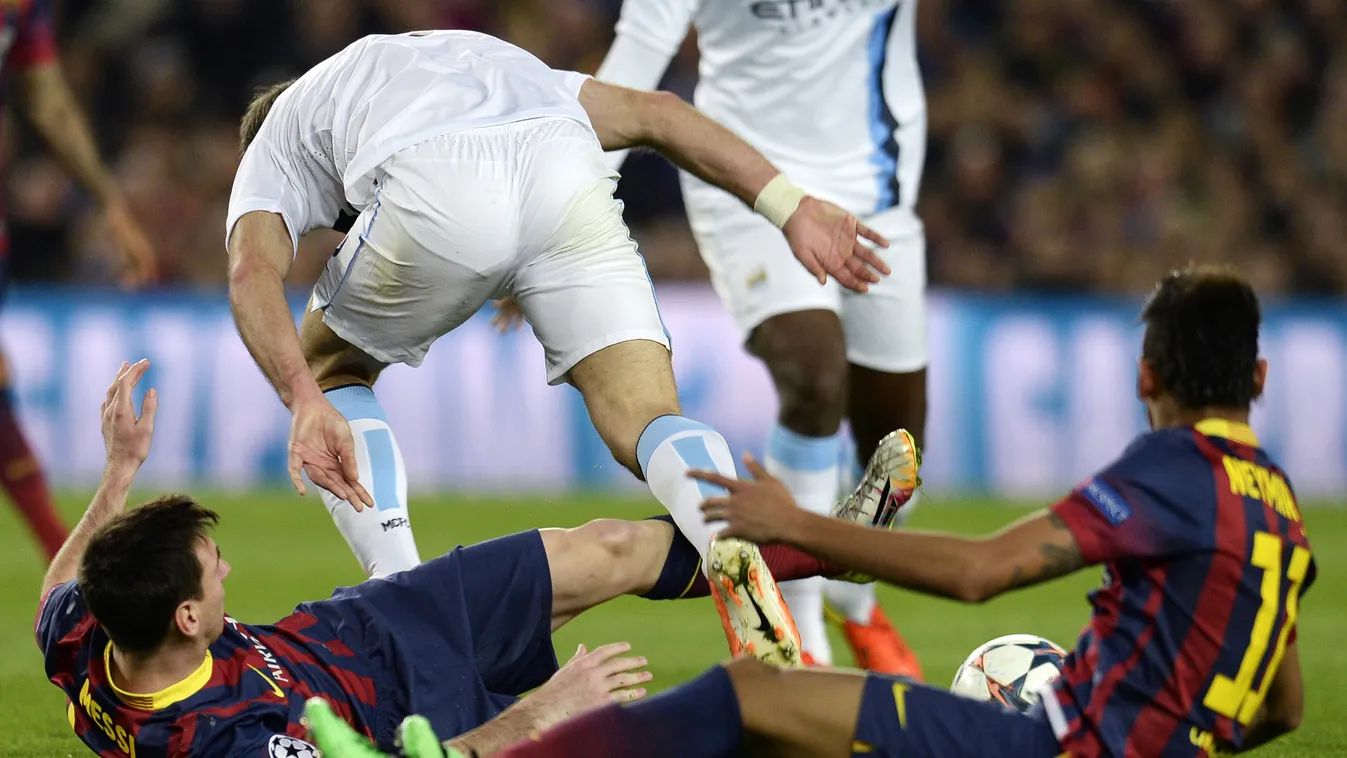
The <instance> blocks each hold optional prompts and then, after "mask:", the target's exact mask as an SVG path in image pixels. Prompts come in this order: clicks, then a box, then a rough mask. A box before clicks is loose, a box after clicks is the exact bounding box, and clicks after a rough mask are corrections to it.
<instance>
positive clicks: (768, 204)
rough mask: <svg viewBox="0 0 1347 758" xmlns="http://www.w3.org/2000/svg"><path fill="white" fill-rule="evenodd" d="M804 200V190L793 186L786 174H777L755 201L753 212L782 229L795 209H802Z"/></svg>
mask: <svg viewBox="0 0 1347 758" xmlns="http://www.w3.org/2000/svg"><path fill="white" fill-rule="evenodd" d="M803 199H804V190H802V189H800V188H799V187H796V186H795V185H794V184H792V183H791V181H790V180H789V179H787V178H786V175H785V174H777V175H776V176H774V177H772V180H771V181H770V182H767V186H766V187H763V188H762V192H759V193H758V199H756V200H754V201H753V210H754V211H756V212H757V213H760V214H762V215H763V216H764V217H766V219H767V220H768V221H771V222H772V223H773V224H775V225H776V228H778V229H780V228H781V227H783V226H785V225H786V221H787V220H788V219H789V218H790V216H791V214H792V213H794V212H795V209H796V208H798V207H800V201H801V200H803Z"/></svg>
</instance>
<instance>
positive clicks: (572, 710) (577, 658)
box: [444, 642, 650, 755]
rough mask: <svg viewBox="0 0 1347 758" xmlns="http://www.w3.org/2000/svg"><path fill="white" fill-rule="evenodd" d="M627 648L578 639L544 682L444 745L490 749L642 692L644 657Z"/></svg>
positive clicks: (488, 751) (485, 751)
mask: <svg viewBox="0 0 1347 758" xmlns="http://www.w3.org/2000/svg"><path fill="white" fill-rule="evenodd" d="M630 651H631V645H630V644H629V643H626V642H614V643H611V644H608V645H603V646H602V647H597V648H595V649H593V650H589V649H587V648H586V647H585V646H584V645H581V646H580V647H579V649H577V650H576V651H575V655H573V656H571V659H570V661H568V662H567V663H566V665H565V666H563V667H562V668H561V670H560V671H558V672H557V673H555V674H553V675H552V678H551V679H549V680H547V683H546V684H544V685H542V686H541V687H539V688H538V689H537V690H535V691H534V692H533V693H531V694H529V695H528V696H527V697H525V698H524V699H523V700H520V701H519V702H518V703H515V705H514V706H513V707H512V708H510V709H509V710H507V711H505V712H504V713H502V714H501V715H499V716H497V717H496V718H494V719H492V720H491V721H489V722H487V723H486V724H483V725H482V726H480V727H478V728H476V729H474V730H472V731H471V732H468V733H467V734H464V735H461V736H459V737H455V738H454V739H451V740H447V741H445V743H444V745H445V747H447V748H452V749H454V750H459V751H461V752H463V753H466V754H467V755H491V754H492V753H495V752H497V751H499V750H500V749H501V748H503V747H505V746H506V745H509V744H511V743H514V742H518V741H519V740H522V739H527V738H529V737H532V736H534V735H536V734H538V733H539V732H541V731H543V730H545V729H548V728H550V727H553V726H556V725H557V724H559V723H561V722H563V721H565V720H567V719H571V718H575V717H576V716H579V715H581V714H584V713H588V712H589V711H592V710H594V709H595V708H601V707H603V706H605V705H608V704H609V703H630V702H632V701H634V700H639V699H641V698H643V697H645V694H646V690H645V688H644V687H640V686H639V685H640V684H642V683H644V682H647V681H649V680H650V676H649V674H648V673H646V672H642V671H637V669H641V668H644V667H645V665H646V660H645V658H641V657H635V656H627V655H625V654H626V653H628V652H630Z"/></svg>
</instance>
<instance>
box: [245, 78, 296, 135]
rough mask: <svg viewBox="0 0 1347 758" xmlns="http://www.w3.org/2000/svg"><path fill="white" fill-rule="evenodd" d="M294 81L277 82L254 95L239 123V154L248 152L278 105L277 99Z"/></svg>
mask: <svg viewBox="0 0 1347 758" xmlns="http://www.w3.org/2000/svg"><path fill="white" fill-rule="evenodd" d="M294 83H295V80H294V79H286V80H285V81H283V82H277V83H276V84H272V85H270V86H267V87H262V88H260V89H258V90H257V94H255V95H253V99H252V102H250V103H248V110H246V111H244V112H243V120H242V121H241V122H239V152H240V153H244V152H247V150H248V146H249V145H251V144H253V140H254V139H257V133H258V132H259V131H261V130H262V123H263V122H264V121H266V120H267V114H268V113H271V106H273V105H275V104H276V98H278V97H280V96H281V93H282V92H285V91H286V90H287V89H289V88H290V85H292V84H294Z"/></svg>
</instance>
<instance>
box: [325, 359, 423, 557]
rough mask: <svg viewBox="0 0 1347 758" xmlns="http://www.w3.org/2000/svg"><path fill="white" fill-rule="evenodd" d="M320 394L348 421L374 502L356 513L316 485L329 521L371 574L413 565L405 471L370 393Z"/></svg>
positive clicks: (363, 480) (362, 478)
mask: <svg viewBox="0 0 1347 758" xmlns="http://www.w3.org/2000/svg"><path fill="white" fill-rule="evenodd" d="M324 395H326V397H327V399H328V400H329V401H330V402H331V403H332V405H333V407H335V408H336V409H337V410H338V411H340V412H341V415H343V416H345V417H346V420H347V421H349V422H351V436H352V437H354V438H355V454H356V461H357V462H358V463H359V465H360V483H361V484H362V485H364V486H365V490H366V491H367V492H369V494H370V497H373V498H374V503H375V505H376V506H377V508H366V509H365V510H363V511H360V512H359V513H357V512H356V510H355V508H352V507H351V504H350V503H347V502H346V501H344V500H338V499H337V497H336V496H335V495H333V494H332V493H331V492H328V491H327V490H325V489H323V488H321V487H318V488H317V489H318V492H319V494H320V495H322V497H323V503H324V504H325V505H326V506H327V510H328V512H329V513H331V514H332V520H333V521H335V522H336V524H337V529H338V530H339V531H340V532H341V536H343V537H345V538H346V544H348V545H350V546H351V552H353V553H355V557H356V559H357V560H359V561H360V565H361V566H362V567H363V568H364V569H365V573H366V574H368V575H369V576H370V577H372V578H373V577H382V576H388V575H389V574H394V573H397V572H399V571H406V570H407V569H409V568H412V567H413V566H416V565H417V564H419V563H420V562H421V556H420V554H419V553H418V552H417V551H416V540H415V539H413V537H412V523H411V520H410V519H409V518H408V516H407V469H406V467H405V466H404V465H403V462H402V451H401V450H399V449H398V441H397V439H396V438H395V437H394V436H393V430H392V429H390V428H389V426H388V420H387V418H385V416H384V411H383V408H382V407H381V406H380V405H379V401H378V400H377V399H376V398H375V397H374V391H373V390H371V389H370V388H369V387H365V386H360V385H353V386H349V387H339V388H337V389H334V390H328V391H327V392H325V393H324Z"/></svg>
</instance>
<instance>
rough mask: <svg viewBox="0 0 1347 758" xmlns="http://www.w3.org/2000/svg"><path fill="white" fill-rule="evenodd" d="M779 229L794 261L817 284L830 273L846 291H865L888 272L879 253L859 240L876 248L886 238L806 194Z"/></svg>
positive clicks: (853, 217)
mask: <svg viewBox="0 0 1347 758" xmlns="http://www.w3.org/2000/svg"><path fill="white" fill-rule="evenodd" d="M781 231H782V232H784V233H785V235H786V241H787V242H789V243H790V249H791V251H793V252H794V253H795V258H796V260H798V261H800V263H801V265H803V266H804V267H805V269H807V270H808V271H809V273H811V274H813V275H814V277H815V278H816V279H818V281H819V284H824V283H826V282H827V281H828V277H829V276H831V277H832V278H834V279H836V280H837V282H838V284H841V285H842V286H843V287H846V288H847V289H849V290H853V291H855V292H865V291H866V290H868V289H869V288H870V285H871V284H873V283H875V282H878V281H879V277H880V275H881V274H883V275H885V276H888V274H889V267H888V266H887V265H885V264H884V261H883V260H881V259H880V257H879V254H878V253H876V252H875V250H874V248H872V247H870V246H868V245H866V244H865V243H864V242H861V240H862V239H867V240H869V241H871V242H873V243H874V244H875V245H877V246H879V247H888V246H889V241H888V240H886V239H884V237H883V236H881V235H880V234H879V233H878V232H876V231H874V230H873V229H871V228H870V227H868V226H866V225H865V224H862V223H861V222H860V221H859V220H857V218H856V217H855V216H853V215H851V214H850V213H847V212H846V211H844V210H842V209H841V208H839V207H837V206H836V205H833V204H832V203H829V202H827V201H824V200H819V199H818V198H816V197H810V196H809V195H806V196H805V197H804V199H802V200H800V206H799V207H798V208H796V209H795V212H794V213H792V214H791V216H790V218H789V219H787V220H786V225H785V226H784V227H782V229H781Z"/></svg>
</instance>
